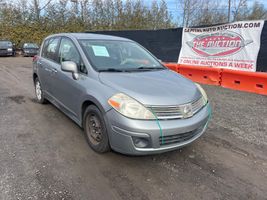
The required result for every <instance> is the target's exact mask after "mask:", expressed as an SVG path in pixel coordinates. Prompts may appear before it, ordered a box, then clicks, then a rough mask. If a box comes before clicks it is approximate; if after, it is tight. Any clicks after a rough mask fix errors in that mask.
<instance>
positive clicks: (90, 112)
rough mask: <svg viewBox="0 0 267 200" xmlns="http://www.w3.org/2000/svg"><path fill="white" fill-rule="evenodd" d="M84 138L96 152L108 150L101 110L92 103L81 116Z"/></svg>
mask: <svg viewBox="0 0 267 200" xmlns="http://www.w3.org/2000/svg"><path fill="white" fill-rule="evenodd" d="M83 122H84V123H83V126H84V132H85V137H86V140H87V142H88V144H89V146H90V147H91V148H92V149H93V150H94V151H96V152H98V153H105V152H108V151H110V146H109V139H108V133H107V129H106V125H105V121H104V118H103V115H102V113H101V111H100V110H99V109H98V108H97V107H96V106H94V105H90V106H88V107H87V108H86V110H85V113H84V118H83Z"/></svg>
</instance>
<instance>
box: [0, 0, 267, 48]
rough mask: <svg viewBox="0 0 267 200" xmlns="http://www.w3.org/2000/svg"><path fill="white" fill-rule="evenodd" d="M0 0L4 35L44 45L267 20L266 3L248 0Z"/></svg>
mask: <svg viewBox="0 0 267 200" xmlns="http://www.w3.org/2000/svg"><path fill="white" fill-rule="evenodd" d="M173 2H175V3H176V9H175V10H172V14H173V15H172V14H171V13H170V12H169V9H168V6H167V3H166V0H152V1H150V3H148V2H147V1H145V2H144V0H45V1H44V0H0V39H10V40H12V41H13V42H14V43H16V44H17V45H18V46H20V45H21V44H22V43H23V42H31V41H32V42H37V43H39V44H40V43H41V41H42V40H43V38H44V37H46V36H47V35H49V34H51V33H58V32H85V31H97V30H133V29H153V30H154V29H165V28H173V27H177V26H186V27H190V26H202V25H211V24H221V23H226V22H229V21H230V22H231V21H239V20H256V19H267V11H266V9H265V7H264V5H263V4H261V3H259V2H257V1H254V4H253V5H252V7H251V6H248V2H247V0H173Z"/></svg>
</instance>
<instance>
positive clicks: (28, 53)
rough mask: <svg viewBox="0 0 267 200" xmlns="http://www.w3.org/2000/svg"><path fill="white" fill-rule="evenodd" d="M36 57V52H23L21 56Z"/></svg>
mask: <svg viewBox="0 0 267 200" xmlns="http://www.w3.org/2000/svg"><path fill="white" fill-rule="evenodd" d="M35 55H37V52H24V53H23V56H35Z"/></svg>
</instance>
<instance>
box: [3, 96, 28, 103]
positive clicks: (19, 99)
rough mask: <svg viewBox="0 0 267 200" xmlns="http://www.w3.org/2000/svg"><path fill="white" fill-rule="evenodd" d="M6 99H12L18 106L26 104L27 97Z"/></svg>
mask: <svg viewBox="0 0 267 200" xmlns="http://www.w3.org/2000/svg"><path fill="white" fill-rule="evenodd" d="M6 98H7V99H10V100H11V101H14V102H15V103H17V104H22V103H25V97H24V96H21V95H16V96H9V97H6Z"/></svg>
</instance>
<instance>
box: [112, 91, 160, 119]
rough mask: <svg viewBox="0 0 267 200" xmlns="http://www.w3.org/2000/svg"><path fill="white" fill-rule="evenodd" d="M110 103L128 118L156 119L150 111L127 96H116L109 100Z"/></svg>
mask: <svg viewBox="0 0 267 200" xmlns="http://www.w3.org/2000/svg"><path fill="white" fill-rule="evenodd" d="M108 103H109V105H111V106H112V107H113V108H114V109H115V110H117V111H118V112H119V113H121V114H122V115H124V116H126V117H129V118H133V119H155V116H154V115H153V113H152V112H151V111H150V110H148V109H147V108H146V107H145V106H143V105H142V104H141V103H139V102H138V101H136V100H135V99H133V98H131V97H129V96H127V95H125V94H122V93H118V94H115V95H114V96H112V97H111V98H110V99H109V100H108Z"/></svg>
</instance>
